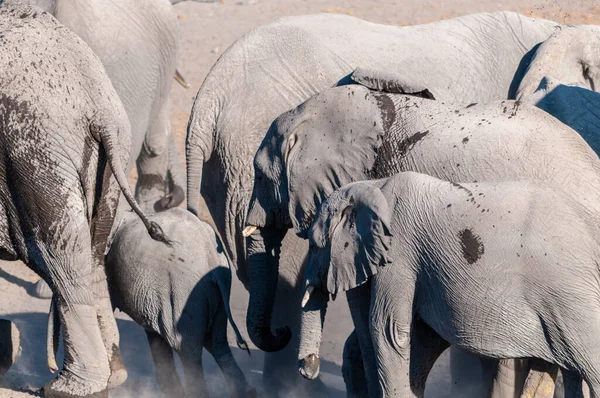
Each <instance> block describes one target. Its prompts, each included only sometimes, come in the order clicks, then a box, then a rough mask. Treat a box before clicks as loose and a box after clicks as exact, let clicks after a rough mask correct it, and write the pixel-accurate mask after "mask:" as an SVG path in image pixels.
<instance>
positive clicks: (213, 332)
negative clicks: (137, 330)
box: [106, 209, 256, 398]
mask: <svg viewBox="0 0 600 398" xmlns="http://www.w3.org/2000/svg"><path fill="white" fill-rule="evenodd" d="M150 220H152V221H154V222H156V223H157V224H159V225H160V226H161V227H162V229H163V231H164V232H165V233H166V234H167V236H169V239H170V240H171V241H172V245H171V246H166V245H163V246H162V247H160V248H159V247H156V244H155V242H154V241H153V240H152V239H151V238H150V237H148V234H147V233H146V228H145V227H144V224H143V223H142V222H141V221H140V220H139V219H138V217H137V216H136V215H135V214H134V213H131V212H125V213H124V215H123V219H122V222H121V223H120V224H119V225H118V227H117V228H116V230H115V232H114V239H113V241H112V243H111V246H110V251H109V252H108V255H107V258H106V267H107V274H108V280H109V286H110V289H111V298H112V299H113V304H114V305H115V306H116V307H117V308H119V309H120V310H121V311H123V312H125V313H126V314H127V315H129V316H130V317H131V318H132V319H133V320H134V321H135V322H137V323H138V324H139V325H140V326H142V327H143V328H144V329H145V330H146V335H147V336H148V342H149V343H150V349H151V351H152V358H153V359H154V367H155V371H156V379H157V381H158V385H159V387H160V389H161V391H162V392H163V394H164V395H165V396H166V397H174V398H175V397H183V396H184V395H185V396H188V397H191V396H201V397H207V396H208V390H207V387H206V382H205V380H204V372H203V369H202V352H203V347H204V348H206V349H207V350H208V352H210V354H211V355H212V356H213V357H214V358H215V361H216V362H217V365H218V366H219V367H220V368H221V370H222V371H223V375H224V376H225V380H226V383H227V385H228V386H229V388H230V392H231V396H233V397H246V396H248V397H252V396H256V391H255V390H254V389H253V388H251V387H250V386H249V385H248V382H247V381H246V377H245V376H244V373H243V372H242V370H241V369H240V367H239V366H238V365H237V363H236V361H235V358H234V357H233V355H232V353H231V349H230V348H229V343H228V342H227V320H229V323H230V324H231V326H232V327H233V330H234V332H235V334H236V337H237V343H238V346H239V347H240V348H245V349H248V347H247V345H246V342H245V341H244V339H243V338H242V336H241V334H240V332H239V330H238V328H237V326H236V324H235V322H234V320H233V317H232V316H231V309H230V307H229V297H230V291H231V270H230V268H229V264H228V261H227V257H226V256H225V254H224V253H223V251H222V246H221V245H220V242H219V240H218V238H217V237H216V235H215V232H214V231H213V229H212V227H211V226H210V225H209V224H207V223H204V222H202V221H200V220H199V219H198V218H196V217H195V216H194V215H192V214H191V213H189V212H188V211H186V210H183V209H171V210H168V211H165V212H161V213H158V214H155V215H152V216H150ZM171 350H175V351H176V352H177V353H178V354H179V357H180V358H181V361H182V363H183V368H184V374H185V383H186V388H185V394H184V390H183V387H182V386H181V382H180V380H179V377H178V376H177V370H176V368H175V361H174V358H173V353H172V351H171Z"/></svg>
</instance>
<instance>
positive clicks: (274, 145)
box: [244, 69, 433, 351]
mask: <svg viewBox="0 0 600 398" xmlns="http://www.w3.org/2000/svg"><path fill="white" fill-rule="evenodd" d="M345 80H349V81H351V82H354V83H356V82H359V83H362V84H360V85H359V84H351V85H346V86H341V87H334V88H331V89H329V90H325V91H323V92H321V93H319V94H316V95H315V96H313V97H311V98H310V99H308V100H307V101H306V102H304V103H303V104H301V105H299V106H298V107H297V108H295V109H293V110H290V111H288V112H286V113H284V114H282V115H281V116H279V117H278V118H277V119H276V120H275V121H274V122H273V123H272V125H271V127H270V128H269V130H268V132H267V134H266V136H265V137H264V139H263V141H262V143H261V145H260V147H259V149H258V151H257V153H256V155H255V158H254V170H255V179H254V188H253V192H252V197H251V199H250V205H249V209H248V215H247V218H246V224H247V225H248V227H247V228H246V229H245V230H244V236H247V237H249V239H248V241H247V256H248V273H249V278H250V301H249V306H248V314H247V317H246V320H247V327H248V334H249V335H250V338H251V339H252V341H253V342H254V344H256V346H257V347H259V348H260V349H262V350H264V351H276V350H279V349H282V348H283V347H285V345H286V344H287V342H288V341H289V337H290V335H289V329H287V328H286V329H280V331H279V333H278V334H276V335H273V334H272V333H271V325H270V320H271V312H272V309H273V305H274V300H275V290H276V284H277V276H278V265H279V264H278V260H277V258H276V256H277V254H278V250H279V247H280V245H281V241H282V239H283V237H284V235H285V231H287V229H289V228H292V227H293V228H294V229H295V231H296V233H297V235H298V236H300V237H303V238H306V236H307V232H308V229H309V227H310V225H311V223H312V221H313V217H314V215H315V214H316V211H317V208H318V206H319V204H320V203H322V202H323V201H324V200H325V199H326V198H327V197H328V196H329V195H330V194H331V193H332V192H333V191H335V190H336V189H338V188H340V187H342V186H343V185H345V184H348V183H351V182H354V181H360V180H366V179H370V178H371V174H370V170H371V169H373V167H374V165H375V163H376V160H377V154H378V150H379V148H380V146H381V145H382V142H383V138H384V136H385V134H386V133H387V132H388V131H389V130H390V128H391V127H392V126H393V124H394V122H395V117H396V105H395V104H394V102H393V100H392V99H391V98H390V96H388V95H386V93H383V92H378V91H373V90H372V89H386V90H389V91H393V92H395V93H402V94H407V93H411V94H414V95H416V96H421V97H426V98H433V94H432V93H431V92H430V91H429V90H427V89H426V88H425V86H424V85H423V84H420V83H418V82H411V81H410V79H406V78H401V77H392V76H387V75H384V74H381V73H375V72H370V71H367V70H361V69H357V70H356V71H354V73H353V74H352V75H351V80H350V79H343V80H342V81H345ZM271 253H274V254H275V256H274V255H272V254H271Z"/></svg>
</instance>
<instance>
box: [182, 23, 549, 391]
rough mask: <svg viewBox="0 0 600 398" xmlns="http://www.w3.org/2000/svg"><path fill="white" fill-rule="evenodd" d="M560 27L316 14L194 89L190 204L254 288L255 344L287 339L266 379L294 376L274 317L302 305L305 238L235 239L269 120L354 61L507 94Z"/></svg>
mask: <svg viewBox="0 0 600 398" xmlns="http://www.w3.org/2000/svg"><path fill="white" fill-rule="evenodd" d="M556 29H558V27H557V25H556V24H555V23H553V22H550V21H544V20H534V19H529V18H526V17H523V16H521V15H518V14H515V13H492V14H477V15H471V16H466V17H461V18H457V19H452V20H448V21H441V22H436V23H433V24H427V25H419V26H413V27H402V28H397V27H392V26H384V25H378V24H373V23H370V22H366V21H361V20H359V19H356V18H352V17H349V16H343V15H332V14H320V15H308V16H300V17H290V18H284V19H281V20H279V21H277V22H275V23H272V24H269V25H265V26H263V27H260V28H258V29H255V30H253V31H252V32H250V33H249V34H247V35H246V36H244V37H243V38H241V39H240V40H238V41H237V42H236V43H234V44H233V45H232V46H231V47H230V48H229V49H228V50H227V51H226V52H225V53H224V54H223V55H222V56H221V57H220V59H219V60H218V61H217V63H216V64H215V65H214V66H213V68H212V70H211V71H210V73H209V74H208V76H207V77H206V79H205V81H204V84H203V85H202V87H201V89H200V91H199V92H198V95H197V97H196V101H195V104H194V108H193V110H192V115H191V118H190V122H189V126H188V136H187V142H186V156H187V173H188V190H187V194H188V208H189V209H190V210H191V211H193V212H195V213H196V214H197V213H198V211H199V199H200V193H201V191H202V197H203V198H204V200H205V201H206V205H207V207H208V209H209V211H210V213H211V215H212V218H213V220H215V223H216V225H217V228H218V230H219V232H220V234H221V236H222V237H223V240H224V245H225V250H227V252H228V254H229V255H230V257H231V258H232V260H233V261H234V264H236V266H237V273H238V276H239V278H240V280H241V281H242V282H243V283H244V285H245V286H246V287H247V288H249V290H250V303H249V307H248V308H249V312H248V317H247V327H248V332H249V334H250V336H251V339H252V341H253V342H254V343H255V344H256V345H257V346H258V347H259V348H260V349H262V350H264V351H268V352H272V351H276V350H279V349H281V348H282V347H284V346H285V345H286V343H287V342H288V341H289V340H290V339H291V338H293V339H294V342H293V344H291V345H290V347H289V348H286V349H285V350H283V351H282V352H280V353H270V354H268V355H266V356H265V358H266V360H265V369H264V375H265V376H266V377H269V379H270V380H269V383H270V384H271V385H273V386H277V385H280V384H281V383H290V384H291V383H297V382H298V379H299V378H298V376H297V369H296V367H295V366H294V365H293V360H294V358H295V357H296V353H295V350H296V348H295V347H297V343H298V340H297V337H294V336H290V334H289V331H287V329H283V330H282V331H281V333H278V334H276V335H273V334H272V329H271V324H272V323H274V324H279V325H283V324H286V325H290V326H292V327H293V326H294V325H298V322H299V319H300V312H299V309H298V308H296V307H295V306H291V305H290V304H289V303H293V302H297V301H298V300H299V299H300V297H301V295H302V286H301V283H300V281H301V278H300V275H301V272H302V269H303V262H304V258H305V255H306V250H307V246H306V243H305V242H303V241H302V240H300V239H298V238H297V237H295V236H293V235H290V234H288V235H285V232H283V231H282V230H279V229H276V228H263V229H261V230H260V231H257V232H256V233H255V234H254V235H252V237H251V238H250V239H249V241H248V245H249V246H248V251H246V247H245V244H246V240H245V239H244V237H243V236H242V231H243V229H244V227H245V223H246V211H247V206H248V202H249V193H250V192H251V190H252V183H253V170H252V159H253V157H254V154H255V153H256V149H257V148H258V146H259V145H260V142H261V140H262V139H263V137H264V134H265V131H266V130H267V129H268V127H269V125H270V124H271V122H272V121H273V119H274V118H275V117H277V116H278V115H280V114H281V113H282V112H284V111H286V110H288V109H291V108H293V107H295V106H297V105H298V104H300V103H301V102H303V101H304V100H306V99H307V98H309V97H310V96H311V95H313V94H315V93H317V92H319V91H321V90H323V89H326V88H329V87H332V86H334V85H336V84H337V83H338V82H339V81H340V79H342V78H343V77H344V76H347V75H348V74H349V73H351V72H352V70H353V69H354V68H356V67H357V66H360V65H363V66H366V67H370V68H376V67H381V65H385V67H386V70H387V71H389V72H397V73H400V74H402V76H403V81H402V87H399V89H404V90H407V91H412V90H414V89H418V88H419V87H423V85H424V84H427V85H428V86H427V87H429V88H430V89H431V90H432V93H433V94H434V95H435V96H436V98H437V97H439V98H443V99H446V100H452V101H456V102H458V103H461V104H465V105H466V104H468V103H471V102H475V101H489V100H493V99H504V98H506V97H507V96H511V95H514V92H515V90H516V87H517V85H518V82H519V81H520V76H522V73H523V72H524V71H525V67H526V64H527V58H526V59H525V61H523V62H522V65H521V66H520V63H521V61H522V60H523V57H524V56H525V55H526V54H527V53H528V51H529V50H530V49H531V48H532V47H534V46H535V45H536V44H538V43H539V42H541V41H543V40H545V39H546V38H547V37H549V36H550V35H551V34H552V33H553V32H554V31H556ZM265 238H266V240H265ZM271 253H274V254H275V257H273V256H272V255H271ZM279 257H280V259H279ZM247 259H248V260H247ZM279 260H280V261H279ZM279 263H281V266H279ZM276 296H277V300H275V297H276ZM272 320H273V322H272ZM340 343H341V342H340Z"/></svg>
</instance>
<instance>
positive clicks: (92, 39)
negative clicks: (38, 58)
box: [4, 0, 185, 212]
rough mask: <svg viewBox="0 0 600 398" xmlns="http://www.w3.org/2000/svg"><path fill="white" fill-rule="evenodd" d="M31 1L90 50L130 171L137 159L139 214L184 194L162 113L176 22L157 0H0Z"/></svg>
mask: <svg viewBox="0 0 600 398" xmlns="http://www.w3.org/2000/svg"><path fill="white" fill-rule="evenodd" d="M14 3H27V4H32V5H37V6H39V7H41V8H42V9H43V10H45V11H47V12H49V13H51V14H52V15H54V17H55V18H56V19H58V20H59V21H60V22H61V23H62V24H63V25H65V26H67V27H68V28H69V29H71V30H72V31H73V32H75V33H76V34H77V35H79V37H81V38H82V39H83V40H84V41H85V42H86V43H87V44H88V45H89V46H90V48H91V49H92V50H93V51H94V52H95V53H96V55H97V56H98V58H100V61H102V63H103V64H104V68H105V70H106V73H107V74H108V77H109V78H110V80H111V81H112V84H113V86H114V87H115V90H116V91H117V94H118V95H119V98H120V99H121V101H122V102H123V105H124V106H125V111H126V112H127V116H128V117H129V122H130V124H131V132H132V137H131V146H130V158H129V161H128V162H127V164H125V167H126V171H127V172H129V171H130V170H131V168H132V167H133V165H134V164H135V165H137V174H138V181H137V185H136V189H135V196H136V200H137V201H138V202H139V204H140V206H141V208H142V210H144V211H145V212H155V211H160V210H163V209H166V208H171V207H176V206H178V205H179V204H181V203H182V202H183V201H184V199H185V191H184V184H185V181H184V178H185V177H184V173H183V170H182V167H181V162H180V160H179V159H178V157H177V153H176V150H175V143H174V141H173V136H172V134H171V123H170V119H169V116H170V115H169V113H170V110H169V92H170V90H171V83H172V81H173V76H175V75H176V67H177V53H178V50H179V23H178V21H177V15H176V13H175V11H174V9H173V7H172V6H171V4H169V2H167V1H164V0H118V1H117V0H79V1H77V3H76V4H74V3H73V2H72V1H70V0H5V1H4V4H6V5H10V4H14Z"/></svg>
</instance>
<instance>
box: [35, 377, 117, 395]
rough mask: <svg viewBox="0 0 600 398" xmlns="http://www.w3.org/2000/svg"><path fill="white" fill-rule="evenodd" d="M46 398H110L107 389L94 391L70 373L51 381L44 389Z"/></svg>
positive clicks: (43, 392) (43, 393)
mask: <svg viewBox="0 0 600 398" xmlns="http://www.w3.org/2000/svg"><path fill="white" fill-rule="evenodd" d="M42 396H43V397H45V398H108V390H107V389H106V388H103V389H99V390H97V391H94V390H93V389H92V388H90V385H89V384H88V383H83V382H82V380H81V379H80V378H79V377H77V376H75V375H73V374H71V373H69V372H65V371H63V372H61V374H60V376H58V377H57V378H56V379H54V380H52V381H49V382H48V383H46V385H45V386H44V387H43V388H42Z"/></svg>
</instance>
